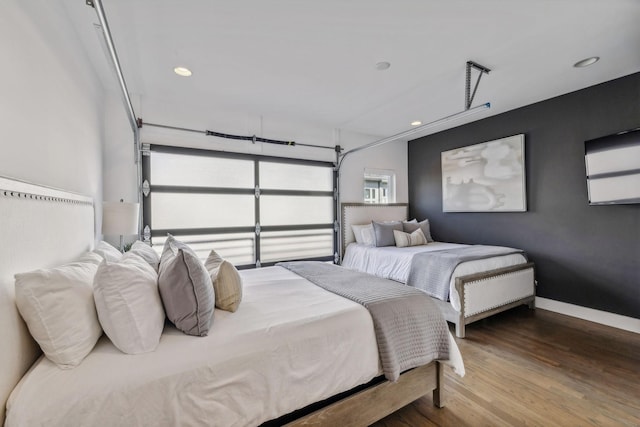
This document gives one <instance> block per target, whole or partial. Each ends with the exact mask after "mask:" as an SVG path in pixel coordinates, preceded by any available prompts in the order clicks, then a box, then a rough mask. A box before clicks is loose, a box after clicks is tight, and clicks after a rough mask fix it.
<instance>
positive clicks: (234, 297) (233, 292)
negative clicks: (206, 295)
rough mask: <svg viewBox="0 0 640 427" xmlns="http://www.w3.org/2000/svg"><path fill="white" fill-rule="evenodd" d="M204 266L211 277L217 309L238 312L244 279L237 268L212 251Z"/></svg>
mask: <svg viewBox="0 0 640 427" xmlns="http://www.w3.org/2000/svg"><path fill="white" fill-rule="evenodd" d="M204 266H205V267H206V269H207V271H208V272H209V274H210V275H211V281H212V282H213V289H214V293H215V295H216V307H218V308H219V309H221V310H226V311H231V312H234V311H236V310H237V309H238V306H239V305H240V301H242V278H241V277H240V273H238V270H237V269H236V267H235V266H234V265H233V264H231V263H230V262H229V261H227V260H225V259H223V258H222V257H221V256H220V255H218V254H217V253H216V251H211V253H210V254H209V257H208V258H207V261H206V262H205V263H204Z"/></svg>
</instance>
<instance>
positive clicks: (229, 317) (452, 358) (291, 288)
mask: <svg viewBox="0 0 640 427" xmlns="http://www.w3.org/2000/svg"><path fill="white" fill-rule="evenodd" d="M0 184H2V186H4V188H1V189H2V190H6V189H7V188H9V190H11V189H12V188H16V187H18V188H19V191H16V192H15V195H14V194H13V192H11V191H9V195H7V194H8V193H6V192H4V193H3V194H4V195H5V197H4V198H0V204H2V208H3V209H2V210H1V212H2V214H3V215H4V217H3V219H4V220H5V221H0V235H2V237H5V238H9V239H16V240H17V237H20V238H22V239H25V240H26V241H27V242H28V243H29V244H28V245H24V247H23V248H20V247H12V248H11V252H12V254H11V255H10V254H9V251H7V250H5V252H6V253H0V255H2V256H0V266H1V267H2V269H1V271H0V273H1V279H2V282H1V285H2V286H0V289H1V290H2V293H1V294H0V297H1V300H0V303H1V304H2V308H3V310H2V311H0V328H1V330H2V336H3V337H4V338H3V341H4V342H3V346H4V345H6V347H4V348H5V349H10V350H9V351H3V352H1V354H0V358H1V360H0V363H2V366H3V370H2V372H1V373H0V396H1V397H2V402H3V405H2V407H1V408H0V409H2V410H4V409H5V404H6V419H5V425H6V426H37V425H46V426H55V425H100V426H105V425H118V426H120V425H224V426H233V425H238V426H241V425H258V424H260V423H262V422H265V421H268V420H273V419H277V418H279V417H281V416H283V415H286V414H289V413H291V412H292V411H295V410H298V409H300V408H304V407H306V406H308V405H310V404H312V403H315V402H319V401H322V400H323V399H326V398H329V397H331V396H335V395H336V394H339V393H343V392H346V391H348V390H350V389H353V388H354V387H356V386H361V385H363V384H366V383H368V382H370V380H372V379H374V378H376V377H379V376H380V374H381V366H380V361H379V355H378V345H377V342H376V335H375V333H374V326H373V325H372V322H373V321H372V317H371V315H370V314H369V312H368V311H367V309H366V308H365V307H363V306H362V305H360V304H358V303H356V302H353V301H351V300H348V299H345V298H343V297H340V296H338V295H336V294H334V293H331V292H328V291H326V290H324V289H321V288H320V287H318V286H316V285H314V284H313V283H311V282H309V281H308V280H306V279H303V278H302V277H300V276H298V275H296V274H295V273H292V272H291V271H288V270H285V269H284V268H282V267H269V268H263V269H258V270H247V271H242V272H241V275H242V279H243V284H244V296H243V299H242V303H241V305H240V307H239V308H238V309H237V311H236V312H233V313H231V312H228V311H223V310H220V309H216V310H215V311H214V314H213V322H212V324H211V329H210V330H209V333H208V335H207V336H202V337H201V336H198V337H194V336H190V335H185V334H184V333H183V332H181V331H179V330H178V329H176V328H175V327H174V326H173V325H171V324H170V323H169V322H167V324H166V325H165V327H164V331H163V332H162V335H161V336H160V340H159V344H158V346H157V348H156V349H155V351H151V352H147V353H143V354H135V355H130V354H124V353H122V352H121V351H120V350H118V348H116V347H115V346H114V344H113V343H112V342H111V341H110V339H109V338H108V337H107V336H105V335H103V336H102V337H101V338H100V339H99V340H98V342H97V344H96V345H95V347H94V348H93V349H92V350H91V351H90V353H89V354H88V355H87V356H86V357H85V358H84V360H82V362H81V363H80V364H79V365H78V366H76V367H74V368H73V369H60V368H59V367H58V366H57V365H56V364H54V363H53V362H52V361H50V360H49V359H48V358H47V357H45V356H44V355H39V354H40V352H39V349H38V347H37V345H34V341H33V339H32V338H31V336H30V334H29V331H28V330H27V329H26V328H25V326H24V323H23V322H22V319H21V318H20V314H19V313H18V312H17V310H16V308H15V303H14V294H13V286H14V284H13V274H14V273H18V272H21V271H26V270H29V269H33V268H38V267H43V266H44V267H51V266H55V265H58V264H59V263H60V262H64V261H67V260H68V259H69V258H72V259H75V258H76V257H78V256H79V255H80V254H81V253H82V252H84V251H86V250H88V249H91V247H92V246H93V236H94V225H93V224H94V222H93V217H94V214H93V204H92V202H91V201H90V199H87V198H86V197H84V196H77V195H73V194H70V193H65V192H59V191H57V190H56V191H54V190H51V191H52V192H54V193H55V195H56V196H55V197H51V198H48V196H45V198H40V194H41V193H43V192H44V193H47V192H49V190H47V189H43V188H42V187H39V186H33V185H30V184H24V185H23V184H22V183H16V182H12V181H9V180H0ZM34 196H35V197H34ZM32 226H33V230H29V228H30V227H32ZM47 230H51V233H50V234H47V233H46V231H47ZM43 232H45V235H47V236H50V237H52V238H49V237H47V238H44V239H43V238H42V233H43ZM58 239H61V240H58ZM34 244H38V245H39V246H38V247H37V249H36V250H34V249H33V246H32V245H34ZM65 253H66V255H65ZM29 256H30V258H29V259H28V260H27V261H26V262H23V261H20V260H21V259H23V258H24V259H26V258H27V257H29ZM5 261H12V262H11V263H9V262H5ZM336 268H338V267H336ZM345 325H348V326H345ZM448 346H449V360H448V361H447V360H442V361H436V360H434V361H431V362H430V363H426V364H424V365H421V366H419V367H417V368H415V369H412V370H409V371H406V372H404V373H403V374H402V375H400V378H399V380H398V381H397V382H389V381H385V380H380V381H377V382H376V383H375V384H371V385H370V386H367V387H366V388H363V389H361V390H359V391H358V393H356V394H354V395H350V396H348V397H344V398H343V397H341V398H340V400H338V401H336V402H334V403H331V404H330V405H329V406H327V407H325V408H323V409H320V410H318V411H317V412H313V413H311V414H308V415H305V416H304V417H303V418H300V419H298V420H297V421H294V422H293V424H292V425H303V424H305V423H307V424H308V423H314V422H318V420H320V422H321V423H327V422H328V423H331V422H332V420H333V421H335V422H337V420H340V422H352V423H354V425H360V424H369V423H371V422H373V421H375V420H377V419H379V418H381V417H383V416H385V415H386V414H388V413H390V412H393V411H395V410H397V409H399V408H400V407H402V406H404V405H406V404H407V403H409V402H411V401H413V400H415V399H417V398H419V397H421V396H422V395H424V394H427V393H430V392H433V398H434V404H436V405H438V406H442V405H443V397H444V396H443V385H442V381H443V376H442V364H441V362H445V363H449V364H451V365H452V366H453V367H454V370H455V371H456V372H457V373H459V374H461V375H462V374H464V367H463V365H462V359H461V357H460V354H459V351H458V349H457V346H456V344H455V342H454V341H453V339H452V338H451V337H450V335H449V338H448ZM34 360H35V363H33V364H32V361H34ZM392 396H393V398H391V397H392ZM349 417H351V418H349ZM3 418H4V415H3V414H2V413H0V419H3ZM307 424H305V425H307ZM316 425H317V424H316Z"/></svg>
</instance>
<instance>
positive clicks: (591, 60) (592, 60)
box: [573, 56, 600, 68]
mask: <svg viewBox="0 0 640 427" xmlns="http://www.w3.org/2000/svg"><path fill="white" fill-rule="evenodd" d="M599 60H600V57H599V56H592V57H591V58H587V59H583V60H582V61H578V62H576V63H575V64H573V66H574V67H576V68H584V67H588V66H589V65H593V64H595V63H596V62H598V61H599Z"/></svg>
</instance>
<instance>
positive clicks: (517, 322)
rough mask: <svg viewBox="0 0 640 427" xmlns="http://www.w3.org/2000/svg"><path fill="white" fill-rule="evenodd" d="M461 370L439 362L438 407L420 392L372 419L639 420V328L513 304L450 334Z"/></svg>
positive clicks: (396, 424)
mask: <svg viewBox="0 0 640 427" xmlns="http://www.w3.org/2000/svg"><path fill="white" fill-rule="evenodd" d="M456 340H457V342H458V346H459V347H460V351H461V352H462V356H463V358H464V361H465V368H466V371H467V374H466V376H465V377H464V378H460V377H458V376H457V375H455V374H454V373H453V371H452V370H451V369H449V368H447V369H446V370H445V396H446V401H445V405H446V406H445V408H442V409H438V408H436V407H434V406H433V403H432V402H431V396H425V397H422V398H420V399H418V400H417V401H415V402H413V403H411V404H409V405H407V406H405V407H404V408H402V409H400V410H399V411H397V412H395V413H393V414H391V415H389V416H388V417H386V418H384V419H382V420H380V421H378V422H377V423H375V424H373V425H374V426H375V427H400V426H403V427H404V426H412V427H415V426H455V427H463V426H473V427H477V426H545V427H546V426H571V427H575V426H640V335H638V334H634V333H632V332H627V331H622V330H619V329H615V328H610V327H607V326H603V325H599V324H596V323H592V322H587V321H584V320H580V319H576V318H572V317H568V316H564V315H561V314H557V313H553V312H550V311H546V310H541V309H537V310H535V311H534V310H529V309H527V308H526V307H524V306H523V307H519V308H516V309H513V310H510V311H508V312H505V313H501V314H498V315H496V316H492V317H491V318H489V319H485V320H483V321H480V322H476V323H474V324H471V325H469V326H468V327H467V338H466V339H456Z"/></svg>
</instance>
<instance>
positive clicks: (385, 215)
mask: <svg viewBox="0 0 640 427" xmlns="http://www.w3.org/2000/svg"><path fill="white" fill-rule="evenodd" d="M341 208H342V218H341V219H342V231H341V240H342V254H344V250H345V248H346V247H347V245H348V244H349V243H351V242H353V241H355V237H354V235H353V230H352V229H351V226H352V225H358V224H368V223H370V222H371V221H396V220H406V219H407V215H409V205H408V204H406V203H393V204H388V205H374V204H370V203H343V204H342V205H341Z"/></svg>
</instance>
